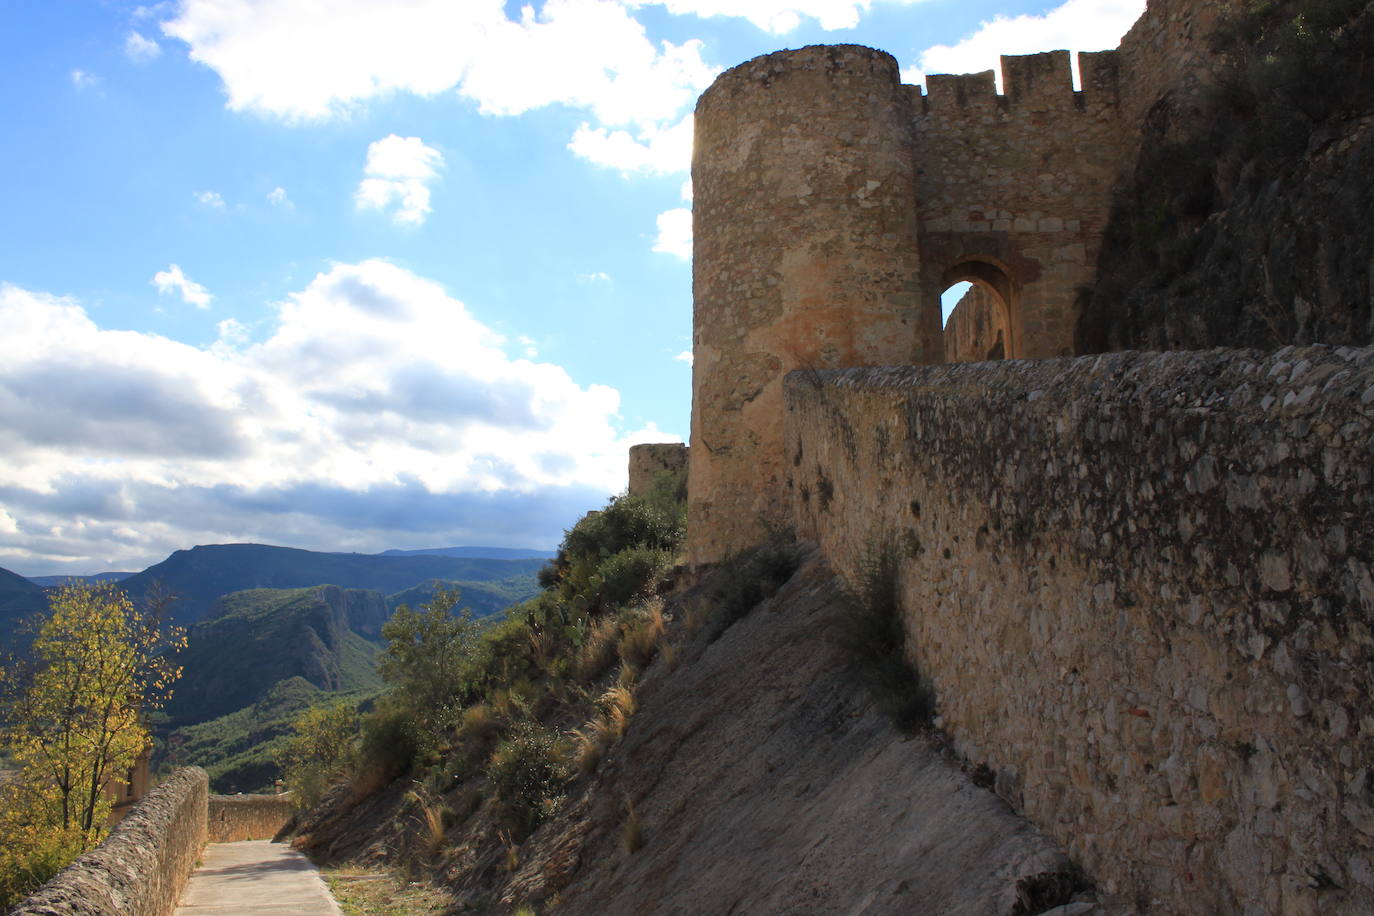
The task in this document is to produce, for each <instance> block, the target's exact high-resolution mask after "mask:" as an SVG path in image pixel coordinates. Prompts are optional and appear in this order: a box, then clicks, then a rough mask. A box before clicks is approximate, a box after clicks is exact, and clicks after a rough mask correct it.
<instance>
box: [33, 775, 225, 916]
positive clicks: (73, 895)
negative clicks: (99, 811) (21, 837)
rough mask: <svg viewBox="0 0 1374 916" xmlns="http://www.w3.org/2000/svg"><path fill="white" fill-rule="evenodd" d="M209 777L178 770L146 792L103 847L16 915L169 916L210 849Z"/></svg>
mask: <svg viewBox="0 0 1374 916" xmlns="http://www.w3.org/2000/svg"><path fill="white" fill-rule="evenodd" d="M208 791H209V790H208V780H207V778H206V775H205V771H204V770H202V769H201V768H200V767H185V768H183V769H180V770H177V771H176V773H174V774H173V775H172V776H171V777H170V778H169V779H167V780H165V781H164V782H163V783H162V784H161V785H159V786H158V787H157V788H156V789H154V790H153V791H151V792H149V793H148V794H147V795H146V796H144V797H143V800H142V801H140V802H139V803H138V804H137V805H135V806H134V808H133V810H132V811H130V812H129V814H128V815H127V816H126V817H125V818H124V819H123V820H122V821H120V822H119V824H118V825H116V826H115V828H114V830H112V831H111V832H110V835H109V836H108V837H107V838H106V839H105V842H103V843H101V844H100V845H99V846H98V847H96V848H95V849H93V850H91V851H90V852H88V853H86V854H85V855H83V856H81V857H80V858H78V859H77V860H76V861H75V862H73V863H72V864H71V865H69V866H67V867H66V868H65V869H63V870H62V871H61V872H60V873H59V874H58V875H57V876H56V877H54V878H53V879H52V880H51V881H49V882H48V883H47V884H45V885H43V886H42V887H41V888H39V889H38V890H37V892H35V893H34V894H33V896H31V897H29V898H28V899H27V900H25V901H23V902H22V903H20V904H19V905H18V906H17V907H15V908H14V909H13V910H11V911H10V916H130V914H138V916H166V914H169V913H171V912H172V911H173V910H175V909H176V905H177V898H178V897H179V896H180V895H181V889H182V888H183V887H184V886H185V884H186V880H187V878H189V877H190V875H191V871H192V870H193V869H194V868H195V864H196V859H197V858H198V857H199V856H200V851H201V849H202V848H203V847H204V846H205V814H206V797H207V793H208Z"/></svg>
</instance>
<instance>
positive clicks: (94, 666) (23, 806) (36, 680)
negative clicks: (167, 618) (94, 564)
mask: <svg viewBox="0 0 1374 916" xmlns="http://www.w3.org/2000/svg"><path fill="white" fill-rule="evenodd" d="M159 610H160V605H159V604H157V603H154V604H153V605H152V609H151V610H140V609H138V608H136V607H135V606H134V604H133V602H132V601H130V600H129V599H128V598H127V597H126V596H125V595H124V594H123V592H121V591H120V590H119V589H117V588H115V587H114V585H113V584H112V583H108V582H106V583H96V584H76V585H71V586H65V587H61V588H58V589H57V590H56V591H54V592H53V594H52V595H51V597H50V599H49V611H48V614H47V616H46V617H45V618H44V620H43V623H42V625H41V628H40V629H39V631H38V634H37V636H36V637H35V638H34V641H33V644H32V647H31V649H30V650H29V656H28V658H29V660H28V661H26V662H17V661H16V662H11V663H10V664H8V665H7V666H6V668H5V669H4V671H3V688H4V696H3V705H0V726H2V730H0V743H3V746H4V748H5V749H6V751H7V752H8V754H9V756H10V758H11V761H12V763H13V764H14V766H15V767H16V768H17V772H15V773H14V774H13V776H12V778H11V779H9V780H8V781H6V782H5V783H4V784H3V785H0V836H3V837H4V842H3V843H0V904H3V905H7V904H9V903H13V902H15V901H17V900H19V899H22V898H23V897H24V896H25V895H27V894H28V893H29V892H30V891H32V890H33V889H34V888H36V887H37V886H38V885H40V884H42V883H43V882H44V881H46V880H47V879H48V878H49V877H51V876H52V875H53V874H55V873H56V872H57V871H59V870H60V869H61V868H62V867H63V866H65V865H66V864H67V862H69V861H70V860H71V859H73V858H75V857H76V856H77V855H78V854H80V853H81V852H83V851H85V850H87V849H90V848H92V847H94V846H95V845H96V844H97V843H99V842H100V840H101V839H103V838H104V835H105V832H106V821H107V818H108V817H109V814H110V810H111V807H112V805H113V799H112V797H111V795H110V793H109V792H108V789H109V788H111V787H113V786H118V785H119V781H120V780H121V779H122V778H123V777H124V776H125V774H127V773H128V772H129V770H130V768H131V767H132V766H133V765H134V762H135V761H136V760H137V759H138V757H139V756H140V755H141V754H142V753H143V752H144V750H145V749H147V747H148V746H149V740H150V739H149V734H148V729H147V727H146V725H145V717H146V715H147V714H148V712H149V711H151V710H154V709H156V708H158V707H159V706H160V705H162V703H163V702H164V701H165V700H166V698H167V697H168V695H169V694H170V693H171V689H172V684H173V682H174V681H175V680H176V679H177V677H178V676H179V675H180V674H181V669H180V668H179V667H177V665H176V664H175V663H174V656H175V652H176V650H178V649H180V648H181V647H182V646H183V645H184V644H185V634H184V632H183V631H182V630H180V629H178V628H174V627H172V628H164V627H163V626H162V623H161V618H160V614H159V613H158V611H159Z"/></svg>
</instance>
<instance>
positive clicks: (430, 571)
mask: <svg viewBox="0 0 1374 916" xmlns="http://www.w3.org/2000/svg"><path fill="white" fill-rule="evenodd" d="M489 549H490V548H489ZM543 564H544V559H543V558H541V557H526V558H521V559H492V558H489V557H450V556H436V555H433V554H405V555H401V556H386V555H383V554H363V553H320V552H317V551H313V550H299V549H296V548H294V547H272V546H269V545H266V544H211V545H207V546H201V547H192V548H191V549H190V550H178V551H176V552H175V553H173V554H172V555H171V556H169V557H168V558H167V559H165V560H163V561H162V562H161V563H158V564H155V565H153V566H150V567H148V568H147V569H145V570H143V571H142V572H140V573H136V574H134V575H132V576H130V577H129V578H127V579H125V580H123V582H122V583H121V585H122V587H123V588H124V590H125V591H126V592H128V594H129V595H130V596H131V597H134V598H139V597H144V596H146V595H148V594H149V593H150V592H151V590H152V589H153V588H154V587H155V585H156V586H160V587H161V588H162V589H163V590H164V591H165V592H167V593H169V594H171V595H174V596H176V600H175V602H174V603H173V604H172V605H171V608H170V616H171V618H172V619H173V620H174V621H175V622H176V623H179V624H181V625H182V626H188V625H190V624H194V623H196V622H197V621H199V620H201V619H202V618H203V617H205V615H206V614H207V613H208V612H209V610H210V609H211V607H213V606H214V604H215V602H216V601H217V600H219V598H220V597H221V596H223V595H228V594H230V593H232V592H238V591H244V590H246V589H258V588H308V587H311V586H316V585H337V586H339V587H340V588H345V589H351V588H361V589H370V590H373V591H378V592H381V593H382V594H384V595H390V594H392V593H394V592H399V591H402V590H404V589H408V588H411V587H413V586H416V585H419V584H421V583H424V582H427V581H429V580H431V579H441V580H445V581H449V582H456V583H459V585H460V587H461V588H462V589H463V592H464V596H465V599H466V602H465V603H474V602H475V603H479V604H483V605H484V606H485V607H486V608H487V609H494V608H492V607H491V606H492V604H494V603H495V604H499V606H500V607H505V606H507V605H508V604H510V603H511V600H512V599H510V598H508V597H506V593H507V592H508V591H509V589H510V586H511V585H512V584H513V582H512V580H516V581H520V580H525V581H531V582H532V581H533V576H534V574H535V573H536V572H538V570H539V567H540V566H542V565H543ZM493 589H494V590H495V594H494V595H493V594H491V591H492V590H493ZM483 595H486V596H487V597H486V598H483V597H482V596H483ZM515 600H518V599H515ZM474 613H479V612H478V610H477V608H476V607H474ZM479 616H480V613H479Z"/></svg>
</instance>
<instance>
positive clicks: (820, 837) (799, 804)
mask: <svg viewBox="0 0 1374 916" xmlns="http://www.w3.org/2000/svg"><path fill="white" fill-rule="evenodd" d="M709 601H710V592H709V590H708V589H705V588H700V587H699V588H696V589H690V590H687V591H685V592H684V593H682V594H680V595H678V596H676V597H673V598H670V599H669V602H668V608H667V610H668V612H669V613H670V614H671V615H672V617H673V620H672V623H671V624H670V628H669V638H670V640H671V642H672V643H673V644H675V645H676V649H675V651H671V652H668V653H664V654H662V655H660V657H659V658H658V660H657V661H655V662H654V664H653V665H652V667H651V668H650V669H649V670H648V672H647V673H646V674H645V676H644V679H643V681H642V683H641V686H640V689H639V711H638V712H637V713H636V714H635V716H634V718H633V719H632V720H631V722H630V727H629V730H628V732H627V733H626V735H625V737H624V738H623V739H622V740H621V741H620V743H619V744H618V745H616V747H615V748H614V749H613V750H612V751H611V753H610V754H609V755H608V756H607V757H606V759H605V760H604V761H603V763H602V764H601V766H600V768H599V769H598V770H597V771H596V772H595V773H594V774H592V775H591V776H588V777H583V778H582V779H580V780H579V781H577V782H576V783H574V784H573V785H572V786H571V787H570V790H569V795H568V800H567V802H566V803H565V805H564V806H563V807H562V809H561V810H560V811H559V812H558V813H557V814H556V815H554V816H553V817H552V818H551V819H550V820H549V821H547V822H546V823H544V824H543V825H542V826H541V827H539V829H538V830H536V831H535V833H534V834H533V835H532V836H531V837H530V838H529V839H528V840H526V841H525V842H524V843H523V844H521V845H520V846H519V847H518V848H515V847H512V848H510V849H508V850H499V849H497V850H493V849H492V848H491V844H490V843H486V844H485V845H484V844H483V842H482V840H481V831H483V830H484V829H489V827H484V826H483V825H482V817H481V814H480V812H479V813H478V814H477V815H474V816H473V817H472V818H471V819H470V820H468V821H467V822H466V823H465V825H464V827H463V829H464V830H465V831H467V832H466V833H465V834H464V835H463V836H461V837H459V836H453V835H450V838H449V840H448V841H447V842H448V843H450V844H451V848H452V850H453V852H452V853H451V854H450V855H449V857H448V858H447V859H446V860H445V864H444V865H443V866H442V874H443V876H444V878H445V879H446V881H447V883H449V884H450V886H451V888H452V889H453V891H454V892H455V895H456V897H457V898H458V900H459V902H461V903H466V904H471V905H479V904H486V905H490V906H492V907H493V909H491V910H485V911H488V912H508V911H510V910H512V909H514V908H515V907H516V906H517V905H522V904H533V905H535V908H536V911H538V912H543V904H542V902H543V901H547V900H550V899H552V898H554V897H555V896H556V899H557V912H558V913H561V914H581V913H586V914H597V916H601V914H619V913H624V914H642V913H655V914H675V913H680V914H702V913H712V914H725V913H794V914H797V913H815V914H822V913H824V914H832V913H869V914H882V913H892V914H898V913H901V914H910V913H941V914H992V913H997V914H1003V916H1005V914H1008V913H1018V912H1021V913H1039V912H1046V911H1053V910H1052V906H1053V905H1057V904H1063V903H1067V902H1068V901H1069V898H1070V897H1072V896H1073V893H1072V888H1071V886H1072V880H1071V879H1070V878H1069V877H1067V876H1068V875H1069V874H1070V873H1071V869H1070V867H1069V863H1068V861H1067V859H1066V857H1065V856H1064V853H1063V852H1062V850H1061V849H1060V848H1059V847H1058V846H1056V844H1055V843H1054V842H1053V841H1051V840H1049V839H1047V838H1045V837H1044V836H1042V835H1040V834H1039V833H1037V832H1036V831H1035V830H1034V829H1033V828H1032V827H1031V826H1030V825H1029V824H1028V823H1027V822H1026V821H1024V820H1022V819H1021V818H1020V817H1017V816H1016V815H1015V814H1014V813H1013V812H1012V811H1011V810H1010V809H1008V808H1007V806H1006V805H1005V804H1004V803H1003V802H1002V801H1001V800H1000V799H999V798H998V797H997V796H995V795H994V794H993V793H992V792H990V791H987V790H985V789H982V788H979V787H978V786H976V785H975V784H974V781H973V779H972V778H971V777H970V776H968V775H966V774H965V773H964V772H962V771H961V769H960V766H959V764H958V762H957V761H956V760H955V759H953V757H952V756H951V755H950V754H949V753H948V751H946V750H945V749H944V747H943V745H942V743H941V741H940V740H939V738H938V736H935V735H933V734H921V735H915V736H913V735H909V734H905V733H903V732H900V731H898V730H897V729H896V728H895V727H894V726H893V725H892V724H891V722H890V720H889V718H888V717H887V715H886V714H885V713H884V712H883V711H882V710H880V708H879V707H878V705H877V704H876V703H875V702H874V700H873V699H872V697H871V695H870V694H869V693H868V692H867V690H866V689H865V688H864V687H863V686H862V684H861V682H860V678H859V676H858V674H857V673H856V671H855V670H854V669H853V667H852V663H851V662H850V661H849V660H848V656H847V655H846V653H845V652H844V651H843V650H842V649H841V648H840V647H839V646H838V644H837V643H836V642H835V640H834V639H833V638H832V637H833V633H834V620H835V616H836V614H837V613H838V610H837V600H836V590H835V580H834V578H833V576H832V575H831V573H830V572H829V570H828V568H827V567H826V566H825V564H824V562H823V561H822V560H821V559H820V558H819V556H818V555H817V554H815V553H808V554H807V555H806V556H805V558H804V562H803V564H802V566H801V569H800V570H799V572H798V573H797V574H796V575H794V576H793V577H792V579H791V580H790V581H789V582H788V583H787V584H786V585H784V586H783V587H782V589H781V590H780V591H779V592H778V593H777V594H776V595H775V596H774V597H773V598H771V599H769V600H767V601H765V602H764V603H763V604H761V605H760V606H758V607H757V608H755V609H754V610H753V611H752V612H750V613H749V614H748V615H747V616H745V617H744V618H743V619H741V620H739V621H738V622H737V623H735V624H734V625H733V626H729V627H728V629H724V630H723V631H722V630H721V624H720V623H714V624H713V623H711V622H709V621H711V620H712V616H711V614H710V609H709V608H708V607H705V606H704V605H705V604H706V603H707V602H709ZM703 619H704V620H707V621H708V622H707V623H706V624H704V625H702V626H700V627H699V628H695V633H694V635H689V631H691V630H693V629H694V628H693V627H692V626H690V625H689V621H693V620H695V621H701V620H703ZM717 619H718V618H717ZM669 659H671V662H670V661H669ZM401 791H403V790H402V789H400V788H399V787H398V786H393V787H392V789H391V790H390V791H389V792H386V793H383V794H382V795H381V796H377V797H375V798H374V799H373V800H371V801H369V802H366V803H363V804H361V805H359V806H358V807H357V808H355V809H354V810H353V811H352V812H351V813H350V814H348V815H345V816H343V817H335V818H325V819H324V820H316V821H315V822H314V823H311V824H308V825H307V829H308V830H309V831H310V833H311V836H310V837H309V842H310V843H311V844H312V845H313V848H314V850H315V851H316V852H317V853H319V854H321V855H322V856H323V857H325V858H333V859H336V860H337V859H368V858H372V857H376V856H377V855H379V853H380V850H381V848H382V847H383V846H385V845H387V843H388V842H394V838H392V839H391V840H388V838H387V835H386V834H387V829H388V827H387V825H388V824H389V823H394V818H393V817H392V815H390V814H389V813H388V810H389V806H394V805H395V804H396V801H397V799H398V798H399V793H400V792H401ZM391 810H394V809H391ZM631 812H633V813H631ZM634 821H637V822H638V825H639V828H640V831H641V836H640V837H639V841H640V842H641V843H642V845H640V846H639V848H638V849H635V850H634V851H630V850H629V848H627V825H630V824H631V823H632V822H634ZM456 832H457V831H455V833H456ZM631 832H633V829H631ZM634 845H635V841H634V840H631V841H630V843H629V846H634ZM512 866H513V867H512ZM1046 875H1048V876H1049V877H1044V876H1046ZM1036 876H1042V877H1041V879H1040V881H1039V882H1038V883H1036V882H1035V878H1036ZM1018 885H1020V893H1021V895H1022V896H1023V897H1025V898H1026V900H1027V902H1026V904H1023V909H1020V910H1018V909H1016V907H1017V905H1018ZM1047 888H1048V889H1050V890H1051V891H1052V893H1050V894H1047V895H1046V894H1044V893H1043V892H1044V890H1045V889H1047ZM1084 899H1091V892H1081V894H1080V897H1079V898H1078V900H1079V901H1080V902H1081V901H1082V900H1084ZM1088 911H1092V912H1115V910H1113V909H1111V908H1103V907H1101V906H1100V905H1099V908H1097V909H1094V908H1093V907H1092V906H1088V905H1078V903H1075V905H1074V906H1072V907H1071V908H1069V909H1066V910H1063V911H1060V912H1062V913H1081V912H1088Z"/></svg>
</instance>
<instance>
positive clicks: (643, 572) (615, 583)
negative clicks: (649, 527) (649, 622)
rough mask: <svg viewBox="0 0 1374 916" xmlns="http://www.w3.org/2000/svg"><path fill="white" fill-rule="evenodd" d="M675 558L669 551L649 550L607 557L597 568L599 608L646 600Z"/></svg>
mask: <svg viewBox="0 0 1374 916" xmlns="http://www.w3.org/2000/svg"><path fill="white" fill-rule="evenodd" d="M672 559H673V555H672V554H671V553H669V552H668V551H667V550H655V549H653V548H649V547H629V548H626V549H625V550H622V551H620V552H619V553H615V554H612V555H611V556H609V557H607V558H606V559H605V560H603V561H601V563H599V564H598V565H597V567H596V575H597V576H598V577H599V578H600V580H601V583H600V585H601V587H600V596H599V597H600V601H599V604H600V606H601V607H603V608H612V607H619V606H622V605H626V604H629V603H630V601H631V600H632V599H635V598H643V597H645V596H646V593H647V592H648V591H649V590H650V589H651V588H652V587H653V584H654V580H656V579H657V578H658V577H659V575H660V574H662V572H663V570H664V569H666V568H667V566H668V564H669V563H671V562H672Z"/></svg>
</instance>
